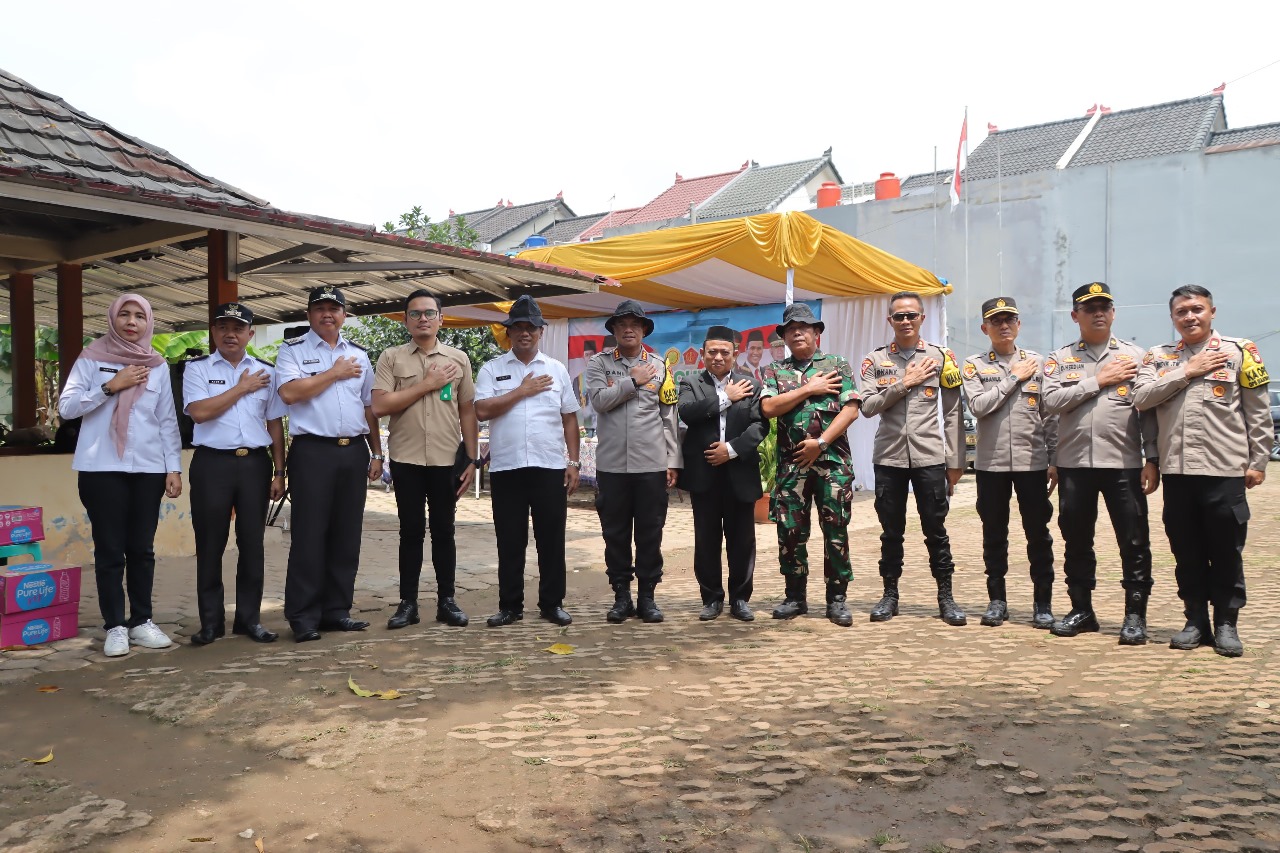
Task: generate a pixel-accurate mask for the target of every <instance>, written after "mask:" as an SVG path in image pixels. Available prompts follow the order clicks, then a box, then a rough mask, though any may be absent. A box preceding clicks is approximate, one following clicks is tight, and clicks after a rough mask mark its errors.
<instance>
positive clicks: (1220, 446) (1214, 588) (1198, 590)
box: [1134, 284, 1272, 657]
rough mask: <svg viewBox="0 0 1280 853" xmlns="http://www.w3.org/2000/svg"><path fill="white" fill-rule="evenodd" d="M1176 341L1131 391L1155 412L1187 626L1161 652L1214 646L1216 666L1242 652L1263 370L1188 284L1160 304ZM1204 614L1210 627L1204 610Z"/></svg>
mask: <svg viewBox="0 0 1280 853" xmlns="http://www.w3.org/2000/svg"><path fill="white" fill-rule="evenodd" d="M1169 313H1170V315H1171V316H1172V318H1173V325H1174V327H1175V328H1177V330H1178V333H1179V334H1180V335H1181V336H1182V339H1181V340H1179V341H1175V342H1174V343H1170V344H1163V345H1161V346H1158V347H1152V348H1151V349H1150V350H1149V351H1148V352H1147V354H1146V356H1145V357H1144V358H1143V360H1142V367H1141V369H1140V370H1139V371H1138V378H1137V381H1136V382H1135V383H1134V403H1135V405H1137V407H1138V408H1139V409H1140V410H1141V411H1143V412H1154V414H1155V416H1156V426H1157V428H1158V432H1159V441H1160V470H1161V472H1162V473H1163V474H1164V529H1165V534H1166V535H1167V536H1168V537H1169V547H1170V548H1171V549H1172V550H1173V556H1174V560H1175V561H1176V567H1175V569H1174V577H1175V579H1176V580H1177V582H1178V597H1179V598H1181V599H1182V603H1183V606H1184V609H1185V612H1186V617H1187V624H1186V627H1184V628H1183V629H1182V630H1181V631H1180V632H1178V633H1177V634H1174V635H1173V637H1172V638H1171V640H1170V642H1169V645H1170V646H1171V647H1173V648H1175V649H1194V648H1196V647H1197V646H1200V645H1207V644H1208V643H1213V648H1214V650H1215V651H1216V652H1217V653H1218V654H1220V655H1223V656H1225V657H1239V656H1240V655H1242V654H1244V646H1243V645H1242V644H1241V642H1240V637H1239V635H1238V633H1237V632H1236V619H1237V617H1238V616H1239V613H1240V608H1241V607H1244V605H1245V586H1244V560H1243V558H1242V555H1243V553H1244V543H1245V534H1246V533H1247V532H1248V527H1249V502H1248V501H1247V500H1246V499H1245V490H1246V489H1252V488H1253V487H1254V486H1259V485H1261V484H1262V481H1263V480H1264V479H1265V478H1266V476H1267V475H1266V470H1267V460H1268V458H1269V456H1270V451H1271V442H1272V427H1271V412H1270V407H1269V405H1268V402H1269V401H1268V395H1267V383H1268V381H1269V377H1268V376H1267V369H1266V367H1264V366H1263V363H1262V356H1261V355H1260V354H1259V353H1258V347H1257V346H1256V345H1255V344H1254V343H1253V342H1252V341H1250V340H1246V339H1244V338H1229V337H1227V336H1226V335H1220V334H1218V333H1217V332H1216V331H1214V329H1213V317H1214V315H1215V314H1216V313H1217V309H1216V308H1215V307H1214V305H1213V294H1212V293H1210V292H1209V291H1208V290H1206V289H1205V288H1203V287H1200V286H1199V285H1195V284H1187V285H1183V286H1182V287H1179V288H1178V289H1177V290H1175V291H1173V296H1172V298H1171V299H1170V300H1169ZM1210 603H1212V604H1213V626H1212V628H1211V627H1210V624H1209V604H1210Z"/></svg>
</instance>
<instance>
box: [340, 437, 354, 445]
mask: <svg viewBox="0 0 1280 853" xmlns="http://www.w3.org/2000/svg"><path fill="white" fill-rule="evenodd" d="M350 443H351V439H349V438H340V439H338V446H339V447H346V446H347V445H348V444H350Z"/></svg>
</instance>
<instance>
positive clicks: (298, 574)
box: [284, 435, 369, 633]
mask: <svg viewBox="0 0 1280 853" xmlns="http://www.w3.org/2000/svg"><path fill="white" fill-rule="evenodd" d="M368 482H369V448H368V446H367V445H366V444H365V441H364V438H363V437H361V436H354V437H352V438H351V443H350V444H347V445H345V446H341V445H339V444H338V443H337V439H333V438H320V437H316V436H310V435H300V436H295V437H294V439H293V443H292V445H291V446H290V447H289V501H290V503H291V504H292V505H293V512H292V515H291V516H290V522H289V523H290V526H291V530H290V540H291V544H290V546H289V569H288V573H287V574H286V576H285V584H284V616H285V618H286V619H288V620H289V627H290V628H292V629H293V631H294V632H295V633H299V632H302V631H308V630H314V629H316V628H319V627H320V624H321V623H322V622H326V623H327V622H333V621H336V620H338V619H343V618H346V617H349V616H350V615H351V601H352V599H353V598H354V596H355V586H356V573H357V572H358V571H359V569H360V533H361V530H362V528H363V526H364V499H365V488H366V485H367V484H368Z"/></svg>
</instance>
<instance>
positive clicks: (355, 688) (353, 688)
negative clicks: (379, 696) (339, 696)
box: [347, 675, 374, 699]
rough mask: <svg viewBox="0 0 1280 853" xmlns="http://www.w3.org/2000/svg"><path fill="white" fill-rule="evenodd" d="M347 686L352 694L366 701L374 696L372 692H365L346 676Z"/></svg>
mask: <svg viewBox="0 0 1280 853" xmlns="http://www.w3.org/2000/svg"><path fill="white" fill-rule="evenodd" d="M347 686H348V687H350V688H351V692H352V693H354V694H356V695H357V696H360V697H362V698H364V699H368V698H369V697H370V696H372V695H374V693H373V691H372V690H365V689H364V688H363V687H361V686H360V685H359V684H356V680H355V679H354V678H352V677H351V676H349V675H348V676H347Z"/></svg>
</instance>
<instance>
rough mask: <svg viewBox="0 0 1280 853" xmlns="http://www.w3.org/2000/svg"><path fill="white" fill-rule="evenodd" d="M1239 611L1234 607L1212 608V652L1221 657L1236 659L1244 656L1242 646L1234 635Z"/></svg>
mask: <svg viewBox="0 0 1280 853" xmlns="http://www.w3.org/2000/svg"><path fill="white" fill-rule="evenodd" d="M1239 615H1240V611H1239V610H1238V609H1236V608H1234V607H1215V608H1213V650H1214V651H1215V652H1217V653H1218V654H1220V655H1222V656H1223V657H1227V658H1238V657H1240V656H1241V655H1242V654H1244V644H1243V643H1241V642H1240V635H1239V634H1237V633H1236V618H1237V617H1238V616H1239Z"/></svg>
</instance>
